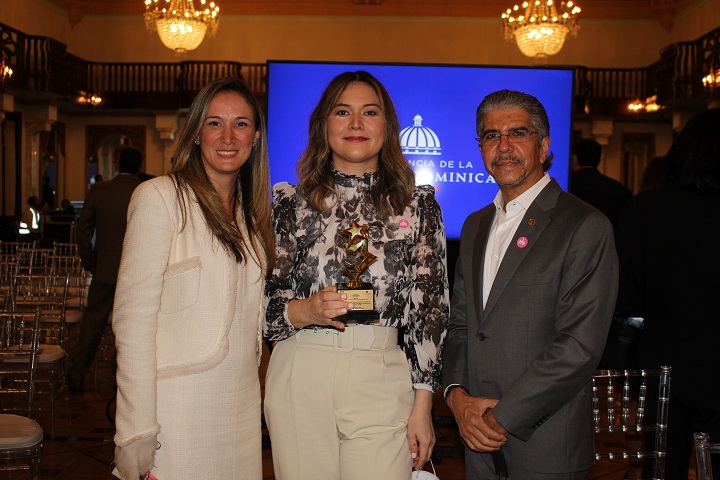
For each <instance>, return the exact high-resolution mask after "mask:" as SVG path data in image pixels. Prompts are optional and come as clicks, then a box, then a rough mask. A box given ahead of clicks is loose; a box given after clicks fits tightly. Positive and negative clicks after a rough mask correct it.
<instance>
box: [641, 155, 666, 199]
mask: <svg viewBox="0 0 720 480" xmlns="http://www.w3.org/2000/svg"><path fill="white" fill-rule="evenodd" d="M667 184H668V180H667V167H666V165H665V157H654V158H653V159H652V160H650V161H649V162H648V164H647V165H645V170H644V171H643V175H642V179H641V180H640V188H639V189H638V193H641V192H647V191H648V190H653V189H655V188H661V187H665V186H667Z"/></svg>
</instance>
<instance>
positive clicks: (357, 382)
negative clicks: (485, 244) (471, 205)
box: [265, 71, 448, 480]
mask: <svg viewBox="0 0 720 480" xmlns="http://www.w3.org/2000/svg"><path fill="white" fill-rule="evenodd" d="M298 177H299V178H300V183H299V184H298V185H297V186H292V185H289V184H287V183H281V184H278V185H276V186H275V188H274V201H273V221H274V225H275V235H276V243H277V264H276V267H275V269H274V270H273V271H272V275H271V276H270V277H269V279H268V282H267V287H266V296H267V316H266V324H265V334H266V337H267V338H268V340H270V341H277V342H278V343H277V344H276V346H275V347H274V349H273V352H272V356H271V358H270V364H269V366H268V372H267V378H266V386H265V419H266V422H267V425H268V428H269V431H270V438H271V444H272V449H273V465H274V472H275V478H277V479H278V480H306V479H338V480H353V479H365V478H372V479H374V480H396V479H400V478H402V479H409V478H410V475H411V470H412V468H413V467H415V468H421V467H422V466H423V465H424V463H425V462H426V461H427V460H428V459H429V458H430V455H431V454H432V449H433V446H434V444H435V434H434V431H433V425H432V418H431V408H432V398H433V391H434V390H435V389H437V388H438V386H439V381H440V371H441V370H440V368H441V367H440V365H441V357H440V353H441V350H442V345H443V341H444V338H445V331H446V326H447V316H448V282H447V273H446V270H447V268H446V267H447V265H446V262H447V260H446V244H445V230H444V226H443V223H442V214H441V211H440V207H439V206H438V204H437V202H436V200H435V195H434V194H435V190H434V188H433V187H431V186H419V187H416V186H415V178H414V175H413V171H412V169H411V168H410V165H409V164H408V162H407V160H406V159H405V158H404V157H403V155H402V150H401V146H400V127H399V122H398V118H397V115H396V113H395V108H394V106H393V104H392V100H391V99H390V96H389V95H388V93H387V91H386V89H385V88H384V87H383V86H382V84H381V83H380V82H379V81H378V80H377V79H376V78H375V77H373V76H372V75H371V74H369V73H367V72H364V71H358V72H345V73H342V74H340V75H338V76H337V77H335V78H334V79H333V80H332V81H331V82H330V83H329V85H328V86H327V87H326V89H325V90H324V92H323V94H322V96H321V98H320V101H319V103H318V104H317V106H316V107H315V109H314V111H313V113H312V115H311V118H310V127H309V139H308V146H307V148H306V149H305V151H304V153H303V154H302V156H301V158H300V160H299V163H298ZM345 234H347V235H345ZM352 239H355V240H357V241H359V242H360V243H359V244H364V245H366V247H367V250H366V252H365V253H367V254H369V255H370V256H371V257H370V258H372V257H376V259H377V261H375V262H374V263H371V264H370V265H369V267H368V268H367V270H363V271H362V272H361V274H360V277H359V279H360V281H361V282H367V283H370V284H371V285H372V287H373V288H374V289H375V294H374V298H375V307H374V309H375V310H376V311H377V312H378V315H377V317H376V318H374V319H372V320H371V323H369V324H364V323H361V321H358V320H352V321H347V323H344V322H343V321H342V320H341V319H340V318H338V317H342V316H343V315H345V314H347V313H348V312H349V313H351V314H352V313H353V307H356V306H357V307H358V308H359V307H360V305H355V304H353V303H352V302H350V301H349V299H348V297H347V295H346V294H345V293H339V292H337V290H336V284H338V283H343V282H348V278H347V277H346V275H344V273H343V270H344V268H343V267H344V266H346V265H347V264H346V261H349V260H348V259H349V253H348V249H347V247H346V244H347V243H348V240H352ZM398 344H399V345H398Z"/></svg>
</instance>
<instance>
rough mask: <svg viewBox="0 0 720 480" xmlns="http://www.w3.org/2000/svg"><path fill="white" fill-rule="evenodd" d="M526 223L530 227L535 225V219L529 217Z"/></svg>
mask: <svg viewBox="0 0 720 480" xmlns="http://www.w3.org/2000/svg"><path fill="white" fill-rule="evenodd" d="M528 225H530V226H531V227H532V226H533V225H535V219H534V218H531V219H530V220H528Z"/></svg>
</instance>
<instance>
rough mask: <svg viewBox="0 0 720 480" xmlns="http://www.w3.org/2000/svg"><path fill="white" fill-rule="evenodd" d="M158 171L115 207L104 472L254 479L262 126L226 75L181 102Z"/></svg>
mask: <svg viewBox="0 0 720 480" xmlns="http://www.w3.org/2000/svg"><path fill="white" fill-rule="evenodd" d="M174 158H175V162H174V164H173V168H172V171H171V173H170V174H168V175H164V176H161V177H157V178H155V179H152V180H150V181H147V182H145V183H143V184H142V185H141V186H140V187H138V188H137V190H135V193H134V195H133V198H132V201H131V203H130V207H129V209H128V227H127V233H126V235H125V240H124V244H123V255H122V262H121V265H120V272H119V276H118V283H117V292H116V297H115V307H114V311H113V331H114V333H115V337H116V345H117V362H118V370H117V384H118V396H117V415H116V429H117V432H116V435H115V444H116V452H115V463H116V470H115V472H114V473H115V475H116V476H118V477H119V478H123V479H132V480H137V478H138V476H143V477H144V476H145V475H146V474H147V473H148V472H149V473H150V475H149V476H148V477H149V478H153V477H155V478H157V479H158V480H170V479H180V478H183V479H187V478H222V479H223V480H231V479H240V478H242V479H243V480H247V479H258V480H259V479H261V478H262V472H261V469H262V446H261V432H260V383H259V379H258V368H257V366H258V360H259V355H260V353H259V352H260V332H261V330H260V325H261V323H260V322H261V305H262V299H263V288H264V278H265V274H266V273H267V272H268V271H269V269H271V268H272V265H273V263H274V241H273V233H272V227H271V223H270V203H269V198H270V193H269V168H268V159H267V143H266V138H265V121H264V118H263V116H262V112H261V109H260V107H259V105H258V103H257V100H256V99H255V98H254V96H253V95H252V93H251V91H250V90H249V88H248V87H247V86H246V85H245V84H244V83H243V82H242V81H241V80H239V79H235V78H224V79H219V80H216V81H213V82H212V83H210V84H208V85H207V86H206V87H205V88H204V89H203V90H202V91H201V92H200V93H199V94H198V96H197V97H196V98H195V100H194V102H193V104H192V106H191V107H190V113H189V115H188V121H187V125H186V127H185V130H184V132H183V134H182V136H181V138H180V140H179V141H178V146H177V150H176V152H175V156H174Z"/></svg>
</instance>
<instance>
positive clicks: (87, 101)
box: [75, 92, 103, 107]
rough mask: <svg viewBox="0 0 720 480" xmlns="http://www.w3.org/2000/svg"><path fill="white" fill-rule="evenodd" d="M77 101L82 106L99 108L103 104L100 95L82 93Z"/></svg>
mask: <svg viewBox="0 0 720 480" xmlns="http://www.w3.org/2000/svg"><path fill="white" fill-rule="evenodd" d="M75 101H76V102H77V103H79V104H81V105H89V106H91V107H97V106H99V105H100V104H101V103H102V101H103V99H102V97H101V96H100V94H99V93H92V92H80V94H79V95H78V96H77V98H76V99H75Z"/></svg>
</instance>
